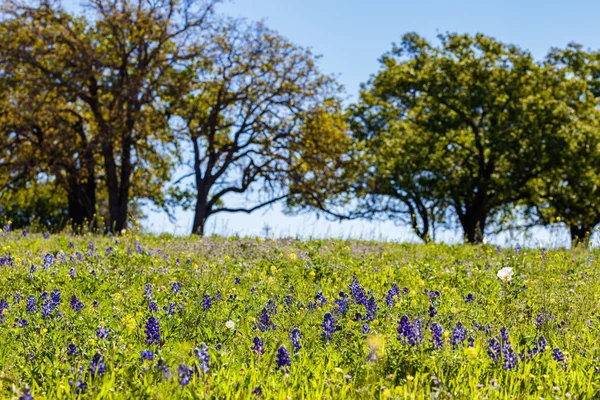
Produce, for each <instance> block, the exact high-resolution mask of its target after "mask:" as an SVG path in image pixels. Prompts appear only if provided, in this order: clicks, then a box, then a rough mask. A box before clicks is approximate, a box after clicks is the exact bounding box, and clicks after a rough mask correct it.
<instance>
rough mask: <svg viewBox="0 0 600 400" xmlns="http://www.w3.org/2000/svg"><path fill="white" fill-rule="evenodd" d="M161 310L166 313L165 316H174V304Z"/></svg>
mask: <svg viewBox="0 0 600 400" xmlns="http://www.w3.org/2000/svg"><path fill="white" fill-rule="evenodd" d="M163 310H165V311H166V312H167V315H174V314H175V303H169V305H168V306H164V307H163Z"/></svg>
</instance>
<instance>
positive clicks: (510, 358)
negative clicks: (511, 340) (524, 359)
mask: <svg viewBox="0 0 600 400" xmlns="http://www.w3.org/2000/svg"><path fill="white" fill-rule="evenodd" d="M502 356H503V357H504V362H503V363H502V368H504V369H505V370H507V371H508V370H511V369H513V368H515V367H516V366H517V356H516V354H515V352H514V350H513V349H512V348H511V347H510V344H503V345H502Z"/></svg>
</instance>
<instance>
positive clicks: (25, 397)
mask: <svg viewBox="0 0 600 400" xmlns="http://www.w3.org/2000/svg"><path fill="white" fill-rule="evenodd" d="M9 227H10V225H9ZM5 229H6V227H5ZM19 400H33V396H32V395H31V389H29V388H28V387H25V389H23V394H22V395H21V396H19Z"/></svg>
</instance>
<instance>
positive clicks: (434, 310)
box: [429, 304, 437, 318]
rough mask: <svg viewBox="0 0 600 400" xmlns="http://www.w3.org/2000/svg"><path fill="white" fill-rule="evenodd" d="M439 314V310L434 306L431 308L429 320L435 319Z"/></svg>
mask: <svg viewBox="0 0 600 400" xmlns="http://www.w3.org/2000/svg"><path fill="white" fill-rule="evenodd" d="M436 314H437V310H436V309H435V307H434V306H433V304H432V305H430V306H429V318H433V317H435V316H436Z"/></svg>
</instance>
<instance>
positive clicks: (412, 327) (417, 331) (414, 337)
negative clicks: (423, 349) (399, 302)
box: [397, 315, 423, 346]
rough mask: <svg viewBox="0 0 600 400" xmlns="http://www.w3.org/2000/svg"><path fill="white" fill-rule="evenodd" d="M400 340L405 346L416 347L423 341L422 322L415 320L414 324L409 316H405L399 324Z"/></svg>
mask: <svg viewBox="0 0 600 400" xmlns="http://www.w3.org/2000/svg"><path fill="white" fill-rule="evenodd" d="M397 331H398V340H400V341H402V343H403V344H406V343H408V344H409V345H411V346H416V345H418V344H419V343H421V341H422V340H423V335H422V333H421V320H420V319H418V318H417V319H415V321H414V322H413V323H411V322H410V320H409V319H408V316H407V315H403V316H402V318H400V321H399V322H398V328H397Z"/></svg>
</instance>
